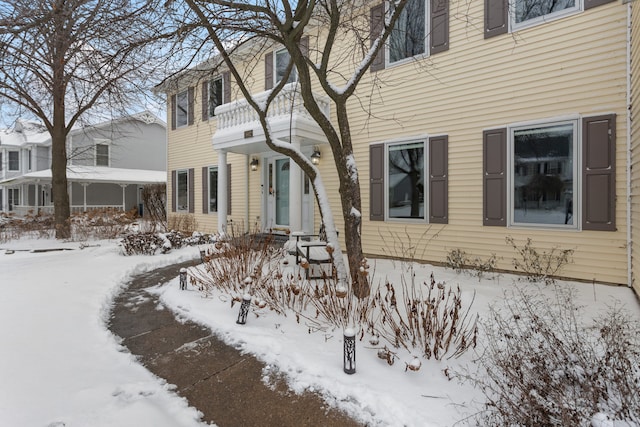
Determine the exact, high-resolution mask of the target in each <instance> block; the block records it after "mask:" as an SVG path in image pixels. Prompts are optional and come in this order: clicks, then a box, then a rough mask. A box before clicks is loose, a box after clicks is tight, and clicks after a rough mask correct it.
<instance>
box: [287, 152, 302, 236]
mask: <svg viewBox="0 0 640 427" xmlns="http://www.w3.org/2000/svg"><path fill="white" fill-rule="evenodd" d="M291 145H293V146H294V147H295V148H297V149H298V150H300V142H299V141H296V140H293V141H291ZM289 229H290V230H291V231H292V232H295V231H301V230H302V169H300V166H298V164H297V163H296V162H294V161H293V160H290V161H289Z"/></svg>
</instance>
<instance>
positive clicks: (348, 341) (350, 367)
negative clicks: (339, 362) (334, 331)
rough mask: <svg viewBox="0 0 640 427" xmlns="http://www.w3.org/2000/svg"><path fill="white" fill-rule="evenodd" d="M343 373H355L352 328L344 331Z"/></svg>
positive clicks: (354, 338) (354, 341)
mask: <svg viewBox="0 0 640 427" xmlns="http://www.w3.org/2000/svg"><path fill="white" fill-rule="evenodd" d="M343 353H344V354H343V356H344V372H345V373H346V374H355V373H356V332H355V331H354V330H353V329H352V328H347V329H345V330H344V351H343Z"/></svg>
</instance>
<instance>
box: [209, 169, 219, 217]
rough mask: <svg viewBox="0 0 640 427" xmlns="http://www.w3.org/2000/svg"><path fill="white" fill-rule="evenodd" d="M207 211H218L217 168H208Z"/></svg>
mask: <svg viewBox="0 0 640 427" xmlns="http://www.w3.org/2000/svg"><path fill="white" fill-rule="evenodd" d="M209 212H218V168H216V167H210V168H209Z"/></svg>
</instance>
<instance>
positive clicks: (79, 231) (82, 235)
mask: <svg viewBox="0 0 640 427" xmlns="http://www.w3.org/2000/svg"><path fill="white" fill-rule="evenodd" d="M137 219H138V211H137V209H135V208H133V209H130V210H128V211H122V210H120V209H115V208H103V209H91V210H88V211H86V212H82V213H76V214H73V215H72V216H71V232H72V237H73V239H74V240H90V239H116V238H119V237H120V236H122V234H124V233H125V232H126V229H127V227H128V226H129V225H130V224H132V223H133V222H134V221H136V220H137Z"/></svg>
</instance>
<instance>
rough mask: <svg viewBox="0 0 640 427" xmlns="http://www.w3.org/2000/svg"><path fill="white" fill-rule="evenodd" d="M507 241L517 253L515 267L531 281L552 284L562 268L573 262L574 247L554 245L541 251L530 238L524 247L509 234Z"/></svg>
mask: <svg viewBox="0 0 640 427" xmlns="http://www.w3.org/2000/svg"><path fill="white" fill-rule="evenodd" d="M505 241H506V242H507V244H508V245H510V246H511V247H512V248H513V250H514V251H516V254H517V256H516V258H513V261H512V264H513V267H514V268H515V269H516V270H520V271H522V272H524V273H525V274H526V276H525V277H526V280H528V281H530V282H541V281H542V282H544V283H545V284H547V285H549V284H552V283H554V282H555V279H554V277H556V276H557V275H558V274H559V273H560V270H562V268H563V267H564V266H565V265H567V264H570V263H572V262H573V249H560V248H558V247H557V246H554V247H553V248H551V250H550V251H548V252H547V251H542V252H541V251H540V250H538V249H536V248H535V247H534V246H533V242H532V241H531V239H530V238H527V241H526V243H525V244H524V246H522V247H520V246H518V245H517V244H516V242H515V240H514V239H513V237H511V236H507V237H506V238H505Z"/></svg>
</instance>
